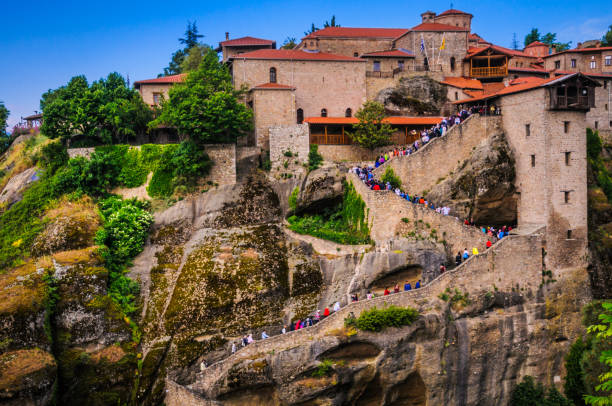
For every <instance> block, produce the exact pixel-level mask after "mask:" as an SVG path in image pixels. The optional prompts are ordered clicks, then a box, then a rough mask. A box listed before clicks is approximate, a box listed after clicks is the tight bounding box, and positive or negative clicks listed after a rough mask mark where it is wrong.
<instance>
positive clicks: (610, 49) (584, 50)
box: [544, 47, 612, 58]
mask: <svg viewBox="0 0 612 406" xmlns="http://www.w3.org/2000/svg"><path fill="white" fill-rule="evenodd" d="M601 51H612V47H599V48H574V49H568V50H566V51H561V52H557V53H556V54H550V55H546V56H545V57H544V58H550V57H551V56H557V55H560V54H565V53H572V54H573V53H575V52H601Z"/></svg>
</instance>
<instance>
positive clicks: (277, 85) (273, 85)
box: [251, 83, 295, 90]
mask: <svg viewBox="0 0 612 406" xmlns="http://www.w3.org/2000/svg"><path fill="white" fill-rule="evenodd" d="M253 89H257V90H266V89H269V90H295V87H294V86H289V85H281V84H280V83H262V84H261V85H257V86H255V87H253ZM253 89H251V90H253Z"/></svg>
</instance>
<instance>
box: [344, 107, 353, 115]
mask: <svg viewBox="0 0 612 406" xmlns="http://www.w3.org/2000/svg"><path fill="white" fill-rule="evenodd" d="M344 117H353V110H351V108H350V107H349V108H348V109H346V111H345V112H344Z"/></svg>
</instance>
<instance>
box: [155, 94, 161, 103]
mask: <svg viewBox="0 0 612 406" xmlns="http://www.w3.org/2000/svg"><path fill="white" fill-rule="evenodd" d="M161 98H162V94H161V93H153V104H155V105H159V103H161Z"/></svg>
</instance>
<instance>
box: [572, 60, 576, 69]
mask: <svg viewBox="0 0 612 406" xmlns="http://www.w3.org/2000/svg"><path fill="white" fill-rule="evenodd" d="M571 63H572V68H575V67H576V60H575V59H572V62H571Z"/></svg>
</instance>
